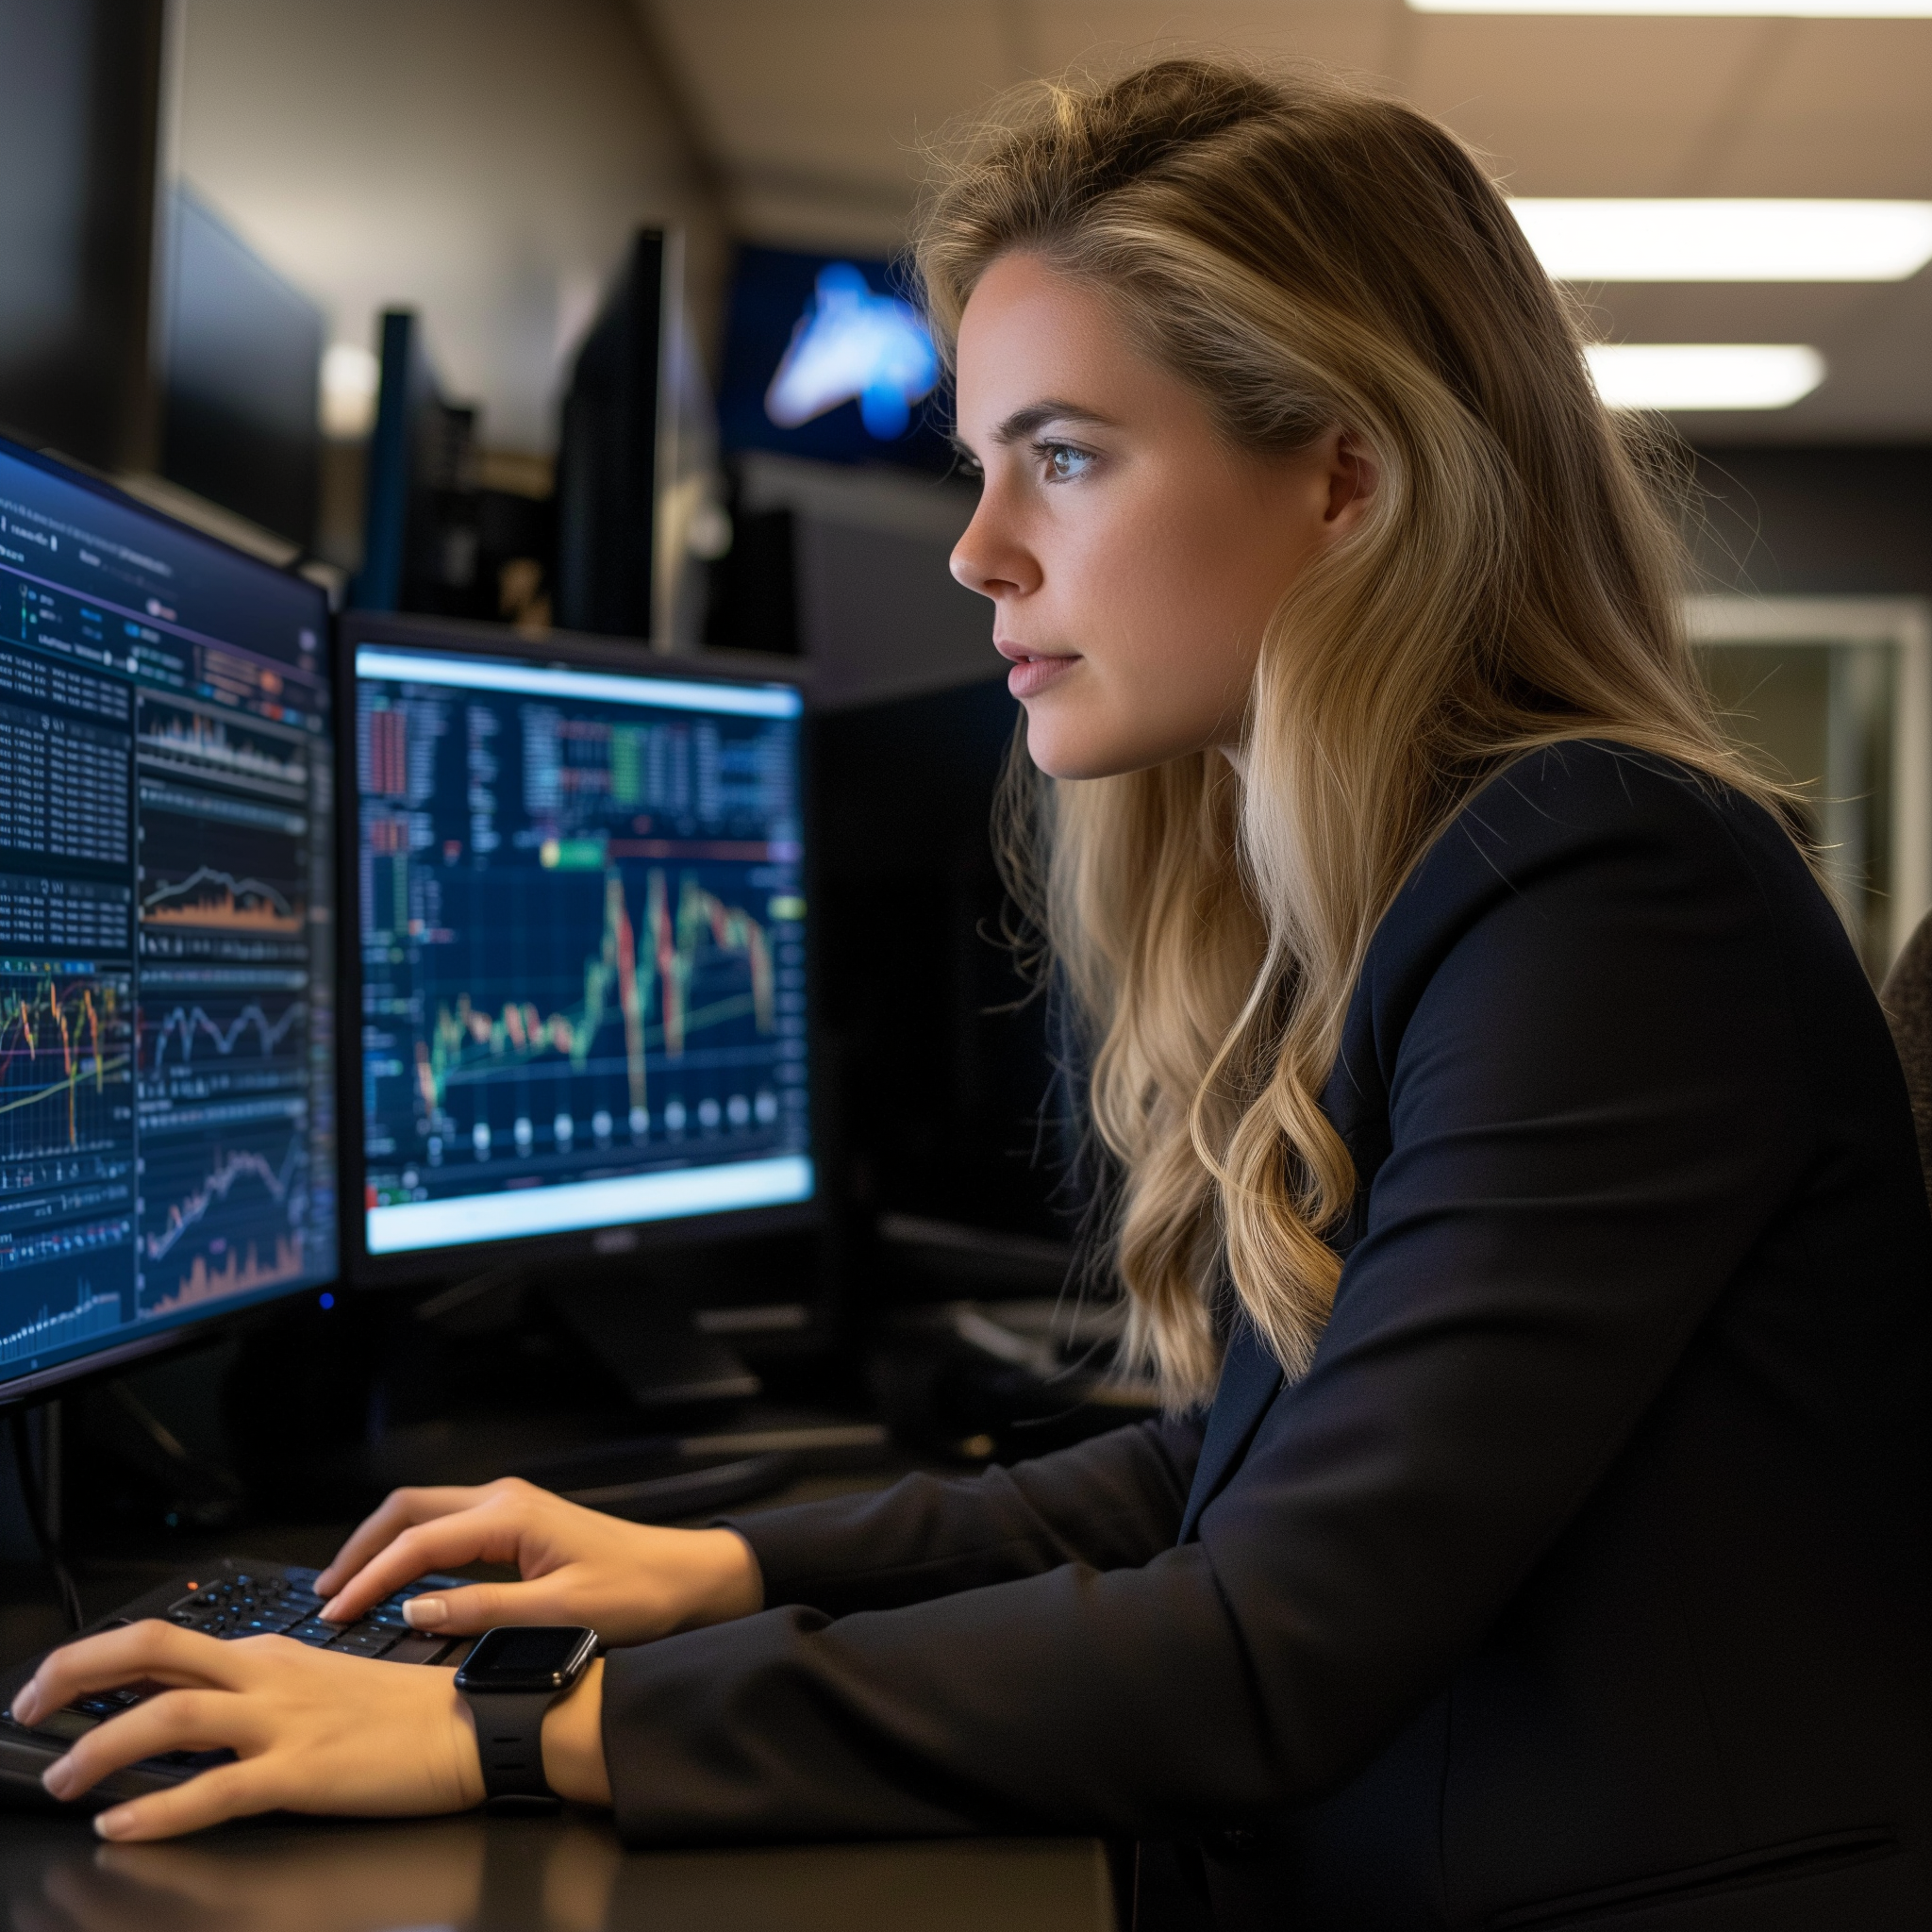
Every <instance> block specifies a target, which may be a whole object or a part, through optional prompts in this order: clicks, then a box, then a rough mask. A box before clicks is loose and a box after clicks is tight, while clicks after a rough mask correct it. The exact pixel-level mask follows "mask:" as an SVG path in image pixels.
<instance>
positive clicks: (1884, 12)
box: [1408, 0, 1932, 20]
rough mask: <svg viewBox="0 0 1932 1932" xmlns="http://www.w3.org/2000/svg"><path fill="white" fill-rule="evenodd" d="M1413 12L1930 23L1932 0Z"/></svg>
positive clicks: (1558, 2)
mask: <svg viewBox="0 0 1932 1932" xmlns="http://www.w3.org/2000/svg"><path fill="white" fill-rule="evenodd" d="M1408 4H1409V7H1410V8H1411V9H1412V10H1413V11H1415V12H1417V13H1676V14H1706V15H1718V14H1726V15H1730V16H1732V17H1734V18H1736V17H1740V16H1770V15H1778V16H1782V17H1787V18H1796V19H1799V20H1925V19H1932V0H1408Z"/></svg>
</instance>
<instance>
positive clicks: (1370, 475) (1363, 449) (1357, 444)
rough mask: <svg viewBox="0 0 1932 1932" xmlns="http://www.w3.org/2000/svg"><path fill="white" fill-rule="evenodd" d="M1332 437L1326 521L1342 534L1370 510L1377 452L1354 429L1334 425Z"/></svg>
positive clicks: (1329, 451)
mask: <svg viewBox="0 0 1932 1932" xmlns="http://www.w3.org/2000/svg"><path fill="white" fill-rule="evenodd" d="M1328 437H1329V441H1328V508H1327V512H1326V514H1325V515H1324V519H1323V521H1324V523H1326V524H1327V525H1328V526H1329V532H1330V534H1331V535H1332V536H1338V537H1339V536H1342V535H1344V534H1346V533H1347V532H1348V531H1350V530H1352V529H1354V528H1355V526H1356V525H1357V524H1358V523H1359V522H1360V521H1361V519H1362V517H1363V516H1364V515H1365V514H1366V513H1367V511H1368V508H1369V503H1370V500H1371V499H1372V498H1373V497H1374V493H1375V484H1376V481H1377V473H1376V468H1375V458H1374V455H1373V454H1372V453H1371V452H1370V450H1369V448H1368V445H1367V444H1366V443H1364V442H1363V441H1362V440H1361V439H1360V438H1359V437H1358V436H1357V435H1356V433H1355V432H1354V431H1353V430H1352V429H1332V430H1330V431H1329V433H1328Z"/></svg>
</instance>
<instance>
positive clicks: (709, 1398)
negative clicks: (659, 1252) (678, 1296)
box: [548, 1282, 763, 1408]
mask: <svg viewBox="0 0 1932 1932" xmlns="http://www.w3.org/2000/svg"><path fill="white" fill-rule="evenodd" d="M548 1299H549V1302H550V1305H551V1307H554V1308H555V1309H556V1310H557V1312H558V1314H559V1315H560V1316H561V1317H562V1318H563V1320H564V1323H565V1324H566V1325H567V1326H568V1327H570V1329H571V1330H572V1331H573V1332H574V1333H575V1335H576V1337H577V1339H578V1340H579V1341H582V1342H583V1343H584V1344H585V1346H586V1347H587V1348H589V1349H590V1351H591V1354H592V1355H594V1356H595V1357H597V1358H598V1360H600V1361H601V1362H602V1363H603V1364H604V1365H605V1367H606V1368H608V1370H609V1371H610V1372H611V1374H614V1375H615V1376H616V1377H617V1379H618V1381H619V1382H620V1383H622V1384H623V1386H624V1388H625V1391H626V1392H627V1393H628V1394H629V1396H630V1399H631V1400H632V1401H633V1402H634V1403H636V1404H637V1405H638V1407H640V1408H684V1407H691V1406H693V1405H698V1404H704V1403H710V1402H745V1401H749V1400H750V1399H751V1397H753V1396H755V1395H757V1394H758V1392H759V1391H760V1389H761V1388H762V1387H763V1384H762V1383H760V1382H759V1380H758V1377H757V1375H755V1374H753V1373H752V1372H751V1370H750V1369H749V1368H747V1367H746V1366H745V1364H744V1363H743V1361H741V1359H740V1357H738V1355H737V1354H736V1352H735V1351H733V1350H732V1349H731V1348H729V1347H728V1346H727V1345H726V1344H725V1343H724V1342H723V1341H719V1340H718V1339H717V1338H716V1337H715V1336H710V1335H701V1334H699V1332H698V1331H697V1328H696V1327H695V1326H694V1325H693V1324H692V1321H691V1310H690V1309H689V1308H688V1307H682V1306H680V1305H679V1304H678V1303H677V1302H676V1301H675V1300H674V1301H673V1302H672V1303H671V1305H670V1306H669V1307H667V1306H665V1303H664V1302H663V1301H662V1300H660V1299H658V1297H657V1296H655V1295H641V1294H640V1293H639V1291H638V1288H637V1284H636V1283H635V1282H625V1283H620V1282H611V1283H605V1282H583V1283H575V1284H572V1285H571V1286H569V1287H557V1288H552V1289H550V1290H549V1291H548Z"/></svg>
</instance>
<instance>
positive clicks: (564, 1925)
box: [0, 1813, 1114, 1932]
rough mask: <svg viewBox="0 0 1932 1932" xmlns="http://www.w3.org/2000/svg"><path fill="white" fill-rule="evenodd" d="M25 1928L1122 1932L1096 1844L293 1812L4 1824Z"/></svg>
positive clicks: (44, 1818) (24, 1931) (5, 1856)
mask: <svg viewBox="0 0 1932 1932" xmlns="http://www.w3.org/2000/svg"><path fill="white" fill-rule="evenodd" d="M0 1895H4V1897H5V1900H6V1904H7V1909H8V1918H7V1924H8V1927H9V1928H11V1932H395V1928H397V1927H402V1926H408V1927H410V1928H413V1932H445V1928H446V1932H629V1928H633V1927H635V1928H639V1932H641V1928H643V1927H646V1926H648V1927H649V1928H650V1932H687V1928H689V1932H874V1928H875V1932H887V1928H891V1932H902V1928H906V1927H914V1926H916V1927H918V1928H919V1932H969V1928H970V1932H995V1928H996V1932H1112V1928H1113V1925H1114V1914H1113V1906H1112V1899H1111V1892H1110V1890H1109V1887H1108V1874H1107V1861H1106V1857H1105V1855H1104V1853H1103V1851H1102V1849H1101V1847H1100V1845H1099V1844H1098V1843H1096V1842H1095V1841H1093V1840H1087V1839H966V1840H947V1841H945V1842H940V1843H922V1844H867V1845H797V1846H778V1847H773V1848H769V1849H760V1850H753V1851H718V1852H654V1853H633V1852H626V1851H625V1849H624V1847H623V1846H622V1845H621V1844H619V1842H618V1840H617V1836H616V1834H615V1833H614V1832H613V1831H612V1830H611V1828H610V1825H609V1824H608V1821H606V1820H604V1819H602V1818H595V1817H590V1816H579V1815H566V1816H563V1817H560V1818H541V1819H524V1818H515V1819H511V1818H500V1819H499V1818H489V1819H485V1818H479V1817H466V1818H450V1819H435V1820H426V1821H420V1822H399V1823H394V1824H389V1823H384V1824H363V1823H343V1822H340V1821H323V1820H308V1819H286V1818H281V1819H273V1820H266V1821H260V1822H257V1823H254V1824H238V1825H229V1826H225V1827H223V1828H222V1829H219V1830H216V1831H211V1832H206V1833H203V1834H202V1835H201V1836H199V1837H197V1838H193V1839H187V1840H179V1841H177V1842H175V1843H169V1844H155V1845H104V1844H102V1843H100V1842H99V1840H96V1839H95V1838H94V1836H93V1834H92V1831H90V1830H89V1828H88V1826H87V1824H86V1823H85V1822H84V1821H82V1820H78V1819H69V1818H60V1817H50V1816H48V1815H46V1814H44V1813H42V1814H39V1815H33V1816H25V1815H18V1814H16V1815H13V1816H8V1817H0Z"/></svg>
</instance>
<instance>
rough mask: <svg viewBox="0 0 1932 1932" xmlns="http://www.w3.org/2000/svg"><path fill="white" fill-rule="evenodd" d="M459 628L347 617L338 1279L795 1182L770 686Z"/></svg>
mask: <svg viewBox="0 0 1932 1932" xmlns="http://www.w3.org/2000/svg"><path fill="white" fill-rule="evenodd" d="M486 637H487V634H479V633H478V632H477V631H475V630H470V629H465V628H461V627H457V626H450V625H441V626H439V625H428V624H415V625H411V624H409V623H408V622H407V621H404V620H393V619H391V620H380V619H371V618H353V619H351V620H349V624H348V627H347V628H346V629H345V632H344V637H343V651H344V660H345V671H346V673H347V675H349V676H350V677H351V678H352V680H353V689H354V697H353V702H354V708H355V734H354V753H355V778H354V785H355V793H356V800H357V807H356V810H357V833H356V848H355V863H356V871H357V880H356V892H357V898H358V907H359V924H358V954H359V960H358V965H359V999H360V1006H361V1013H360V1023H361V1083H360V1084H361V1093H360V1101H359V1107H358V1136H357V1143H356V1144H357V1151H356V1152H355V1154H354V1156H353V1158H355V1159H356V1160H357V1161H358V1162H359V1173H358V1179H359V1184H360V1189H361V1196H362V1198H361V1203H360V1212H359V1214H358V1215H357V1216H356V1217H355V1222H356V1229H357V1234H358V1249H359V1255H360V1266H359V1269H358V1272H359V1273H361V1274H363V1275H364V1276H365V1277H367V1278H372V1279H377V1280H380V1279H383V1278H405V1277H412V1276H413V1277H418V1278H420V1277H421V1276H422V1275H424V1274H431V1273H453V1272H457V1271H458V1270H460V1269H461V1268H462V1267H464V1266H475V1251H476V1250H478V1249H481V1248H487V1247H493V1246H495V1245H497V1244H500V1243H526V1242H545V1241H547V1242H551V1243H569V1242H573V1241H575V1242H576V1243H579V1244H583V1245H588V1246H590V1247H593V1248H598V1247H601V1248H603V1249H606V1250H608V1249H609V1248H610V1247H612V1246H617V1247H623V1246H627V1245H630V1244H631V1242H632V1241H633V1240H635V1239H636V1238H637V1236H638V1233H639V1232H640V1231H641V1230H645V1229H656V1230H658V1231H660V1232H661V1231H668V1230H675V1231H678V1232H681V1233H685V1234H690V1233H694V1232H696V1231H698V1230H699V1229H700V1228H703V1229H705V1230H706V1231H710V1230H712V1229H713V1228H714V1227H715V1226H716V1225H717V1224H719V1222H720V1218H721V1217H723V1218H724V1219H725V1220H727V1221H729V1222H734V1223H737V1224H741V1225H745V1226H750V1225H764V1224H770V1223H772V1222H773V1220H774V1218H793V1217H794V1216H795V1214H796V1212H797V1210H799V1209H801V1208H808V1206H809V1204H810V1203H811V1202H812V1200H813V1197H814V1191H815V1175H814V1169H813V1161H812V1154H811V1132H810V1106H809V1076H808V1053H807V985H806V977H807V962H806V937H805V935H806V886H805V877H806V874H805V842H804V830H803V823H802V812H801V784H800V770H799V761H800V741H801V736H802V726H803V710H804V706H803V701H802V699H801V697H800V695H799V692H798V691H797V690H796V689H795V688H794V687H793V686H792V685H791V684H789V683H784V682H779V681H773V680H769V679H747V678H737V677H722V676H717V675H707V674H706V673H705V672H704V671H702V670H697V671H693V670H692V669H691V668H690V667H689V666H687V665H685V664H682V663H680V664H678V665H676V666H675V667H672V666H665V667H663V668H658V664H654V663H653V661H652V660H651V659H650V658H649V657H648V656H646V655H645V654H644V653H643V652H642V651H641V649H640V648H639V647H637V646H634V645H633V646H630V647H621V646H611V645H600V644H598V643H595V642H592V641H588V640H582V639H577V640H569V641H563V640H545V641H543V642H542V643H541V644H535V643H530V642H527V641H521V640H511V641H504V640H503V638H502V637H501V636H500V635H498V636H496V637H488V638H487V641H486ZM658 663H659V664H661V660H658ZM352 1172H357V1170H355V1169H352Z"/></svg>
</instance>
